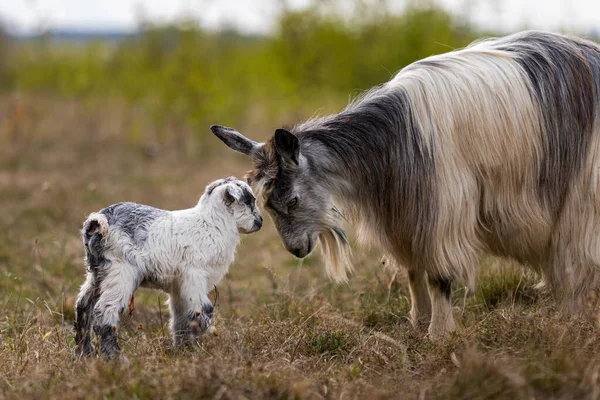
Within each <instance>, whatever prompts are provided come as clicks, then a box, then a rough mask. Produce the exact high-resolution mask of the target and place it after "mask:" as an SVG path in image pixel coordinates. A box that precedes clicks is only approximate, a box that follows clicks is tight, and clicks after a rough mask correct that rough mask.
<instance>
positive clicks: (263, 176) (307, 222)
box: [211, 126, 350, 280]
mask: <svg viewBox="0 0 600 400" xmlns="http://www.w3.org/2000/svg"><path fill="white" fill-rule="evenodd" d="M211 130H212V131H213V133H214V134H215V135H216V136H217V137H219V139H221V140H222V141H223V142H224V143H225V144H226V145H227V146H229V147H230V148H231V149H233V150H235V151H238V152H240V153H243V154H246V155H248V156H250V157H251V158H252V161H253V169H252V170H251V171H249V172H248V174H247V176H246V179H247V180H248V183H249V184H250V186H252V189H253V190H254V193H255V194H256V196H257V198H258V200H259V202H260V203H261V204H262V205H263V206H264V208H265V209H266V210H267V211H268V213H269V215H270V216H271V218H272V219H273V222H274V223H275V227H276V228H277V231H278V232H279V235H280V236H281V239H282V240H283V243H284V245H285V248H286V249H287V250H288V251H289V252H290V253H292V254H293V255H295V256H296V257H298V258H304V257H306V256H307V255H308V254H310V253H311V252H312V250H313V249H314V248H315V245H316V244H317V241H319V240H320V241H321V244H322V246H323V251H324V253H325V256H326V261H327V271H328V273H329V274H330V275H331V276H332V277H333V278H334V279H337V280H344V279H346V269H347V268H349V266H350V264H349V257H348V256H349V247H348V243H347V239H346V235H345V234H344V231H343V230H342V229H341V228H340V227H339V223H340V219H341V214H340V213H339V212H338V211H337V209H336V208H335V207H334V206H333V204H332V203H331V195H330V193H329V192H328V190H327V189H326V188H325V187H324V185H322V184H320V182H315V178H314V176H315V175H314V173H313V172H314V171H312V166H311V163H310V161H309V159H308V158H307V157H306V156H305V155H304V154H302V151H301V149H300V142H299V140H298V137H297V136H296V135H294V134H293V133H291V132H290V131H288V130H285V129H277V130H276V131H275V134H274V135H273V137H271V138H270V139H269V140H267V141H266V142H264V143H257V142H254V141H252V140H250V139H248V138H246V137H245V136H243V135H242V134H241V133H239V132H237V131H236V130H234V129H231V128H225V127H222V126H212V127H211Z"/></svg>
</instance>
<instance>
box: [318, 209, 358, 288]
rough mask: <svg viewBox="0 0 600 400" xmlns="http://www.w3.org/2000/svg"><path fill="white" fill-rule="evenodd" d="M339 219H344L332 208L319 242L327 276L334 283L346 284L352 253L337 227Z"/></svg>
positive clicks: (342, 233)
mask: <svg viewBox="0 0 600 400" xmlns="http://www.w3.org/2000/svg"><path fill="white" fill-rule="evenodd" d="M340 217H341V219H343V218H344V217H343V216H342V214H341V213H340V212H339V211H338V210H337V208H335V207H334V208H332V209H331V212H330V213H329V221H328V222H329V224H328V225H327V227H326V228H325V229H324V230H323V231H322V232H321V233H320V234H319V242H320V243H321V247H322V249H323V257H324V259H325V270H326V271H327V275H328V276H329V277H330V278H331V279H333V280H335V281H336V282H346V281H347V280H348V272H352V270H353V268H352V260H351V259H352V251H351V249H350V244H349V243H348V238H347V237H346V234H345V233H344V231H343V230H342V228H340V227H339V225H338V223H339V222H341V221H340Z"/></svg>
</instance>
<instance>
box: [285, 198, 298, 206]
mask: <svg viewBox="0 0 600 400" xmlns="http://www.w3.org/2000/svg"><path fill="white" fill-rule="evenodd" d="M297 204H298V198H297V197H294V198H292V199H291V200H288V202H287V206H288V207H289V208H292V207H295V206H296V205H297Z"/></svg>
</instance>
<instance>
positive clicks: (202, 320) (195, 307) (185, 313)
mask: <svg viewBox="0 0 600 400" xmlns="http://www.w3.org/2000/svg"><path fill="white" fill-rule="evenodd" d="M169 304H170V311H171V332H172V334H173V343H174V344H175V346H182V345H187V344H190V343H191V341H192V340H193V339H195V338H196V337H197V336H198V335H199V334H200V333H203V332H205V331H206V330H207V329H208V328H209V327H210V325H211V324H212V318H213V312H214V308H213V305H212V303H211V301H210V299H209V298H208V290H207V284H206V278H205V277H203V276H202V275H200V274H197V273H194V271H188V272H187V273H185V274H184V275H183V276H182V278H181V285H180V287H179V291H177V292H174V293H171V297H170V299H169Z"/></svg>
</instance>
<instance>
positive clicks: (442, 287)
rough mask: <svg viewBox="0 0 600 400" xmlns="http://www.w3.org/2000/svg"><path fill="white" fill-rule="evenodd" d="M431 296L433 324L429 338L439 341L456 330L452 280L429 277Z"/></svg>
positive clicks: (430, 326) (430, 325) (431, 324)
mask: <svg viewBox="0 0 600 400" xmlns="http://www.w3.org/2000/svg"><path fill="white" fill-rule="evenodd" d="M429 294H430V295H431V323H430V324H429V337H430V339H431V340H439V339H443V338H445V337H446V335H447V334H448V333H449V332H452V331H454V330H455V329H456V326H455V324H454V317H453V315H452V302H451V295H452V279H450V278H445V277H441V276H438V277H434V276H429Z"/></svg>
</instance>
